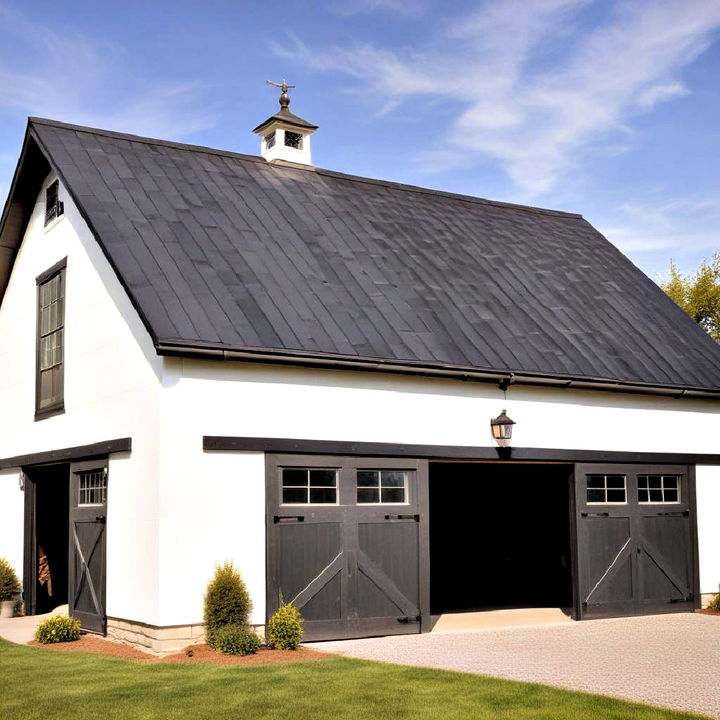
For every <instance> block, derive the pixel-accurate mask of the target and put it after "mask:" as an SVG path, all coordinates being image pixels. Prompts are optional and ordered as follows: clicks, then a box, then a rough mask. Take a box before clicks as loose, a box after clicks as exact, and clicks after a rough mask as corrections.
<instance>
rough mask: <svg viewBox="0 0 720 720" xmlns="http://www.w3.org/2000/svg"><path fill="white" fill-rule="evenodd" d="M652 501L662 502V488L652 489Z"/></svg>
mask: <svg viewBox="0 0 720 720" xmlns="http://www.w3.org/2000/svg"><path fill="white" fill-rule="evenodd" d="M650 502H654V503H655V502H662V490H659V489H658V490H654V489H653V490H650Z"/></svg>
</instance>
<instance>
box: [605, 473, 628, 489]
mask: <svg viewBox="0 0 720 720" xmlns="http://www.w3.org/2000/svg"><path fill="white" fill-rule="evenodd" d="M607 486H608V487H609V488H624V487H625V476H624V475H608V476H607Z"/></svg>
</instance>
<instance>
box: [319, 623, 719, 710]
mask: <svg viewBox="0 0 720 720" xmlns="http://www.w3.org/2000/svg"><path fill="white" fill-rule="evenodd" d="M312 647H313V648H317V649H318V650H328V651H332V652H336V653H340V654H341V655H347V656H349V657H355V658H363V659H367V660H379V661H383V662H392V663H399V664H402V665H420V666H424V667H432V668H442V669H445V670H458V671H462V672H470V673H479V674H482V675H492V676H495V677H500V678H507V679H510V680H522V681H526V682H536V683H543V684H545V685H553V686H556V687H561V688H567V689H570V690H582V691H585V692H590V693H599V694H602V695H611V696H613V697H618V698H623V699H626V700H633V701H637V702H643V703H647V704H650V705H659V706H662V707H669V708H675V709H677V710H685V711H691V712H698V713H704V714H706V715H709V716H711V717H714V718H719V719H720V682H718V681H717V677H718V668H720V617H717V616H710V615H698V614H695V615H694V614H691V613H680V614H677V615H654V616H645V617H636V618H615V619H612V620H591V621H587V622H579V623H569V624H561V625H545V626H542V627H511V628H504V629H490V630H477V631H468V632H453V633H430V634H426V635H405V636H397V637H383V638H371V639H364V640H342V641H334V642H322V643H313V644H312Z"/></svg>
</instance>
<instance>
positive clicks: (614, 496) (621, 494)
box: [607, 490, 625, 503]
mask: <svg viewBox="0 0 720 720" xmlns="http://www.w3.org/2000/svg"><path fill="white" fill-rule="evenodd" d="M607 501H608V502H612V503H624V502H625V490H608V491H607Z"/></svg>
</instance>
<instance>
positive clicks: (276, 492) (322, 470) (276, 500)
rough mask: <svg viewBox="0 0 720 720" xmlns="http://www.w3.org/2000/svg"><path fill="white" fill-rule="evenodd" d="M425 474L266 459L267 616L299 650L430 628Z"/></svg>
mask: <svg viewBox="0 0 720 720" xmlns="http://www.w3.org/2000/svg"><path fill="white" fill-rule="evenodd" d="M426 476H427V464H426V463H425V462H423V461H417V460H388V459H372V458H338V457H320V456H300V455H286V456H268V458H267V494H268V518H267V524H268V616H269V615H271V614H272V612H274V610H275V609H276V608H277V606H278V603H279V601H280V598H281V597H282V598H283V599H284V600H286V601H292V602H293V603H294V604H295V605H296V607H297V608H298V609H299V610H300V612H301V614H302V616H303V618H304V621H305V625H304V627H305V635H304V639H305V640H323V639H331V638H352V637H367V636H370V635H392V634H406V633H417V632H420V629H421V626H422V625H424V624H425V623H427V622H429V607H428V605H429V592H428V587H427V583H428V577H429V573H428V569H427V562H428V557H429V553H428V552H427V542H428V530H427V527H428V523H427V517H426V514H425V513H423V512H422V510H421V508H423V507H426V506H427V503H426V502H425V500H424V496H423V495H422V493H425V492H427V478H426Z"/></svg>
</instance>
